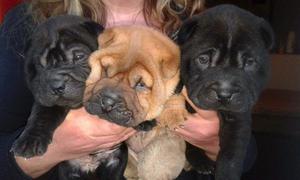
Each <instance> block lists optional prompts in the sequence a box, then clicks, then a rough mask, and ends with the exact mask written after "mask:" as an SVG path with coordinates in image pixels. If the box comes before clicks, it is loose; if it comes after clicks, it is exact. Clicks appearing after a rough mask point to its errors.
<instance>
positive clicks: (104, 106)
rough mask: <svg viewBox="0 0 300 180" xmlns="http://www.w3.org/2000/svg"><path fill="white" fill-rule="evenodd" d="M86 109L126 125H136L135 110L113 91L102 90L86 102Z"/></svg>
mask: <svg viewBox="0 0 300 180" xmlns="http://www.w3.org/2000/svg"><path fill="white" fill-rule="evenodd" d="M84 106H85V108H86V110H87V111H88V112H89V113H91V114H93V115H97V116H98V117H100V118H103V119H106V120H108V121H110V122H113V123H116V124H118V125H121V126H125V127H133V126H135V124H134V123H135V117H134V112H133V111H132V110H130V109H129V108H128V107H127V104H126V101H125V99H124V98H122V97H121V96H119V95H118V94H114V93H112V92H104V93H103V92H102V93H99V94H98V95H96V96H94V97H92V98H91V99H90V100H89V101H88V102H86V103H85V104H84Z"/></svg>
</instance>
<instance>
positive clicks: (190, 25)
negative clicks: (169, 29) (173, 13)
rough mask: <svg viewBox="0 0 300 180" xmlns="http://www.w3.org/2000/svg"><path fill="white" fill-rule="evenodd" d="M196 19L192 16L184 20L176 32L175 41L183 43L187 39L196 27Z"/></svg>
mask: <svg viewBox="0 0 300 180" xmlns="http://www.w3.org/2000/svg"><path fill="white" fill-rule="evenodd" d="M197 22H198V21H197V19H196V17H192V18H190V19H188V20H186V21H185V22H184V23H183V24H182V25H181V28H180V30H179V33H178V38H177V43H178V44H183V43H184V42H185V41H187V40H188V39H189V38H190V37H191V36H192V34H193V33H194V31H195V29H196V27H197Z"/></svg>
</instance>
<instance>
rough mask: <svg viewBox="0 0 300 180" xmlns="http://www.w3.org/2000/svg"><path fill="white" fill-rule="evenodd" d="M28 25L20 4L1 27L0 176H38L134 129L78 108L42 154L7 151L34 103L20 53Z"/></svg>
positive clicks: (14, 179) (23, 178) (109, 144)
mask: <svg viewBox="0 0 300 180" xmlns="http://www.w3.org/2000/svg"><path fill="white" fill-rule="evenodd" d="M30 23H32V22H31V21H30V17H27V16H26V6H24V5H22V6H18V7H17V8H15V9H14V10H12V11H11V12H9V13H8V15H7V16H6V18H5V21H4V22H3V24H2V25H1V28H0V84H1V88H0V124H1V126H0V168H1V170H0V177H1V179H10V180H26V179H32V178H35V177H39V176H41V175H43V174H44V173H46V172H48V171H49V170H50V169H51V168H52V167H54V166H55V165H56V164H57V163H59V162H61V161H64V160H69V159H73V158H78V157H81V156H83V155H87V154H89V153H91V152H94V151H96V150H99V149H105V148H109V147H112V146H114V145H115V144H117V143H120V142H121V141H123V140H125V139H126V138H128V137H129V136H130V135H132V134H133V133H134V130H132V129H129V128H123V127H120V126H117V125H115V124H112V123H109V122H108V121H105V120H101V119H98V118H96V117H94V116H90V115H89V114H87V113H86V112H85V111H84V109H83V108H81V109H78V110H73V111H71V112H70V113H69V114H68V115H67V117H66V119H65V120H64V121H63V123H62V124H61V125H60V126H59V127H58V128H57V129H56V130H55V132H54V137H53V141H52V143H51V144H50V145H49V149H48V151H47V152H46V153H45V154H44V155H43V156H39V157H34V158H30V159H24V158H23V157H15V156H14V155H13V153H11V152H10V149H11V146H12V144H13V142H14V141H15V139H16V138H17V137H18V136H19V135H20V133H21V132H22V130H23V128H24V126H25V125H26V121H27V118H28V117H29V114H30V111H31V106H32V102H33V97H32V96H31V94H30V92H29V91H28V89H27V88H26V85H25V80H24V72H23V69H24V68H23V66H24V58H23V51H24V48H25V44H26V39H27V37H28V33H29V31H30V30H31V28H32V27H31V26H30ZM55 173H57V172H56V171H54V175H53V178H48V176H47V179H53V180H55V179H57V178H55V175H57V174H55ZM51 177H52V175H51ZM56 177H57V176H56Z"/></svg>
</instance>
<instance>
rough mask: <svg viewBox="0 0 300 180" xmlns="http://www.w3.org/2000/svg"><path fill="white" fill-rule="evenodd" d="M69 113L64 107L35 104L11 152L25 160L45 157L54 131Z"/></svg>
mask: <svg viewBox="0 0 300 180" xmlns="http://www.w3.org/2000/svg"><path fill="white" fill-rule="evenodd" d="M67 112H68V110H67V109H66V108H63V107H59V106H53V107H45V106H41V105H39V104H37V103H34V105H33V107H32V111H31V114H30V116H29V119H28V122H27V125H26V127H25V129H24V131H23V132H22V134H21V135H20V137H19V138H18V139H17V140H16V141H15V142H14V144H13V146H12V149H11V151H13V152H14V154H15V155H17V156H22V157H25V158H30V157H33V156H40V155H43V154H44V153H45V152H46V150H47V147H48V144H50V143H51V140H52V135H53V131H54V130H55V128H56V127H57V126H58V125H59V124H60V123H61V122H62V120H63V119H64V118H65V116H66V114H67Z"/></svg>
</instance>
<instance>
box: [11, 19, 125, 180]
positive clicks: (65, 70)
mask: <svg viewBox="0 0 300 180" xmlns="http://www.w3.org/2000/svg"><path fill="white" fill-rule="evenodd" d="M102 31H103V27H102V26H100V25H99V24H97V23H95V22H92V21H90V20H87V19H84V18H82V17H78V16H71V15H70V16H69V15H65V16H58V17H55V18H51V19H49V20H48V21H46V22H45V23H43V24H41V25H40V26H39V27H38V28H37V29H36V31H35V32H34V33H33V35H32V37H31V41H30V43H29V44H28V48H27V50H26V65H25V72H26V80H27V84H28V87H29V89H30V90H31V92H32V94H33V95H34V99H35V103H34V105H33V108H32V111H31V114H30V117H29V119H28V122H27V126H26V127H25V129H24V131H23V133H22V134H21V135H20V137H19V138H18V139H17V140H16V141H15V143H14V145H13V147H12V151H13V152H14V154H15V155H18V156H22V157H26V158H30V157H33V156H39V155H42V154H44V153H45V152H46V150H47V147H48V144H49V143H51V140H52V135H53V131H54V130H55V129H56V127H57V126H58V125H59V124H60V123H61V122H62V121H63V120H64V118H65V116H66V114H67V113H68V112H69V110H70V109H74V108H79V107H81V106H82V100H83V93H84V90H85V81H86V79H87V77H88V75H89V73H90V67H89V65H88V57H89V55H90V54H91V53H92V52H93V51H94V50H96V49H98V43H97V37H98V35H99V34H100V33H101V32H102ZM122 151H125V152H122ZM115 158H118V159H121V160H120V161H118V162H121V163H123V164H121V163H120V164H115V166H109V163H110V161H114V159H115ZM124 158H125V160H123V159H124ZM81 161H83V162H89V163H90V164H87V163H83V162H81ZM114 162H115V161H114ZM126 163H127V148H126V146H125V147H120V148H118V149H117V150H116V151H107V152H102V153H101V152H99V153H95V154H93V155H89V156H87V157H84V158H81V159H77V160H71V161H67V162H63V163H61V164H60V165H59V174H60V178H59V179H67V180H70V179H92V178H95V177H96V176H97V175H98V176H99V174H105V173H106V175H108V176H105V177H98V178H99V179H115V178H116V179H121V178H123V172H124V170H125V167H126ZM106 165H107V166H106ZM84 166H88V167H92V168H86V167H84ZM100 166H101V167H102V168H101V173H99V172H100V170H99V169H97V168H99V167H100ZM97 170H99V171H97ZM109 172H111V173H113V174H108V173H109ZM96 174H97V175H96ZM117 176H118V177H117Z"/></svg>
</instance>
